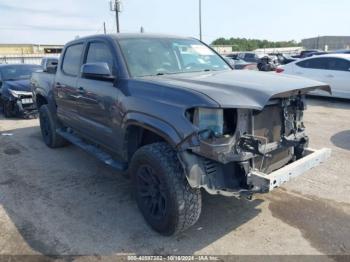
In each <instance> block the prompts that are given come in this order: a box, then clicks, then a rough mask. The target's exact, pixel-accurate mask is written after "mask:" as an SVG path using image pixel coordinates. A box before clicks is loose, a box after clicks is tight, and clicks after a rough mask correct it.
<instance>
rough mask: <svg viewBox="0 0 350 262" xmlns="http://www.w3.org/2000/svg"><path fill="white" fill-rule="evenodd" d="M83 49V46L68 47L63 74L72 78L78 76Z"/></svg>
mask: <svg viewBox="0 0 350 262" xmlns="http://www.w3.org/2000/svg"><path fill="white" fill-rule="evenodd" d="M83 48H84V45H83V44H75V45H71V46H69V47H67V49H66V52H65V54H64V58H63V64H62V71H63V73H65V74H67V75H71V76H78V74H79V72H80V60H81V55H82V53H83Z"/></svg>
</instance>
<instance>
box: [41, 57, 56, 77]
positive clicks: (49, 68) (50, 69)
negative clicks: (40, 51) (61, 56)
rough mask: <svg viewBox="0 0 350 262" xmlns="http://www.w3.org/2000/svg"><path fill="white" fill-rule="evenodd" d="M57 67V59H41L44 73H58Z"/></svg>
mask: <svg viewBox="0 0 350 262" xmlns="http://www.w3.org/2000/svg"><path fill="white" fill-rule="evenodd" d="M57 65H58V58H57V57H43V58H42V59H41V67H42V69H43V71H44V72H47V73H56V69H57Z"/></svg>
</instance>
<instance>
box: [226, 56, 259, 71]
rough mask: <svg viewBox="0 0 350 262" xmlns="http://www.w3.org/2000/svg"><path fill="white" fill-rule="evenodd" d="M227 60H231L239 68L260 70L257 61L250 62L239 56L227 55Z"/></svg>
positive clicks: (235, 67)
mask: <svg viewBox="0 0 350 262" xmlns="http://www.w3.org/2000/svg"><path fill="white" fill-rule="evenodd" d="M225 59H226V61H228V62H229V64H230V65H231V66H232V67H233V68H234V69H237V70H243V69H247V70H258V69H257V66H256V63H248V62H246V61H244V60H242V59H239V58H235V59H234V58H231V57H225Z"/></svg>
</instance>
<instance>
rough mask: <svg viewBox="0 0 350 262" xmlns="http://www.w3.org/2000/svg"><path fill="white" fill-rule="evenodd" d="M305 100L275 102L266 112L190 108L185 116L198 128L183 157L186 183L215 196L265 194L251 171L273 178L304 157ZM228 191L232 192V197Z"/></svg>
mask: <svg viewBox="0 0 350 262" xmlns="http://www.w3.org/2000/svg"><path fill="white" fill-rule="evenodd" d="M305 109H306V103H305V96H304V95H297V96H293V97H289V98H280V99H273V100H271V101H269V103H268V104H267V105H266V106H265V108H264V109H263V110H262V111H259V110H251V109H221V110H219V111H218V110H216V111H213V112H212V114H211V115H209V114H210V109H204V110H202V111H201V110H200V109H191V110H190V111H188V112H187V114H186V117H188V118H189V120H190V121H192V122H193V124H194V125H195V126H197V127H198V131H197V132H196V133H195V134H193V135H192V137H191V138H189V139H190V140H191V143H192V145H191V146H190V147H189V148H188V149H187V150H185V151H183V152H182V153H180V159H181V160H182V163H183V166H184V167H185V170H186V174H187V178H188V181H189V183H190V185H191V186H193V187H203V188H205V189H206V190H207V191H208V192H209V193H212V194H224V195H227V194H233V195H234V194H239V195H241V194H244V192H250V193H255V192H262V188H258V187H257V186H256V185H253V184H251V183H250V182H249V181H250V179H249V176H250V174H251V173H252V172H255V171H256V172H260V173H263V174H270V173H271V172H273V171H275V170H278V169H280V168H282V167H284V166H286V165H288V164H289V163H292V162H294V161H296V160H298V159H301V158H302V157H303V156H305V148H307V146H308V140H309V139H308V137H307V135H306V134H305V126H304V123H303V112H304V110H305ZM229 192H230V193H229Z"/></svg>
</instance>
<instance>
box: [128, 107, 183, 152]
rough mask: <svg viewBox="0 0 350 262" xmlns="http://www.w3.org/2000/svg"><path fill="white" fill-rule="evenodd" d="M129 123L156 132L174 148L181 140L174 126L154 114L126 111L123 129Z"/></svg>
mask: <svg viewBox="0 0 350 262" xmlns="http://www.w3.org/2000/svg"><path fill="white" fill-rule="evenodd" d="M130 125H134V126H140V127H143V128H145V129H148V130H150V131H152V132H154V133H156V134H157V135H159V136H160V137H162V138H163V139H164V140H165V141H166V142H168V143H169V144H170V145H171V146H172V147H174V148H175V147H176V146H177V145H178V144H179V143H181V141H182V138H181V135H180V134H179V133H178V132H177V131H176V129H175V127H173V126H172V125H171V124H169V123H167V122H165V121H163V120H161V119H159V118H156V117H154V116H150V115H147V114H144V113H139V112H130V113H127V114H126V116H125V117H124V120H123V124H122V127H123V129H125V128H127V127H128V126H130Z"/></svg>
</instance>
